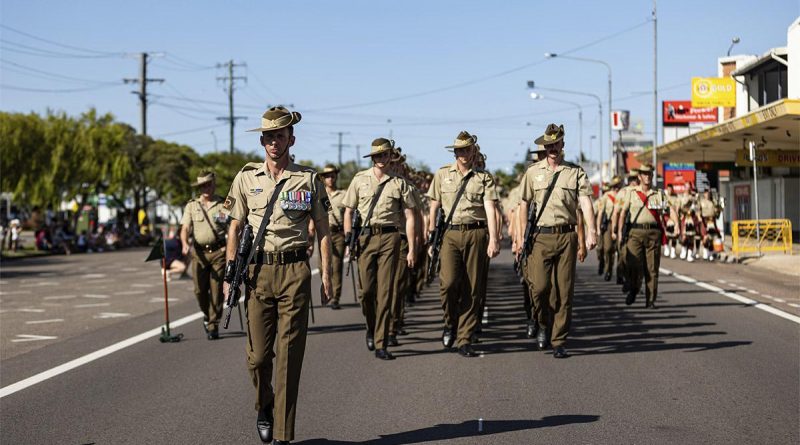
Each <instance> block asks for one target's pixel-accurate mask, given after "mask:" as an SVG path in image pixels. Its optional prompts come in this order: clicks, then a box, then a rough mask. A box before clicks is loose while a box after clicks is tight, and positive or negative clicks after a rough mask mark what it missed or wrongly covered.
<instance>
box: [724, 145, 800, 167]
mask: <svg viewBox="0 0 800 445" xmlns="http://www.w3.org/2000/svg"><path fill="white" fill-rule="evenodd" d="M736 165H737V166H739V167H752V166H753V161H752V160H750V153H749V150H745V149H739V150H736ZM756 165H758V166H759V167H800V151H797V150H756Z"/></svg>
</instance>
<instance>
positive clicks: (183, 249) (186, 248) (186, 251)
mask: <svg viewBox="0 0 800 445" xmlns="http://www.w3.org/2000/svg"><path fill="white" fill-rule="evenodd" d="M181 253H182V254H183V256H186V255H188V254H189V244H184V245H183V247H181Z"/></svg>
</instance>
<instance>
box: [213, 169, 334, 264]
mask: <svg viewBox="0 0 800 445" xmlns="http://www.w3.org/2000/svg"><path fill="white" fill-rule="evenodd" d="M283 180H286V184H284V186H283V188H282V189H281V195H280V196H281V197H279V198H278V199H276V200H275V204H274V206H273V210H272V217H271V218H270V221H269V223H268V225H267V228H266V230H265V232H264V240H263V241H262V242H261V246H256V247H261V248H263V249H264V250H265V251H268V252H274V251H285V250H295V249H300V248H306V247H308V243H309V239H308V219H309V217H311V218H314V219H315V220H320V219H322V218H327V217H328V211H329V210H330V207H331V204H330V201H329V200H328V194H327V193H326V192H325V186H323V185H322V182H320V180H319V177H317V174H316V173H315V172H314V171H313V170H311V169H309V168H307V167H303V166H300V165H297V164H294V163H289V165H287V166H286V169H285V170H284V171H283V173H282V174H281V178H280V181H283ZM277 184H278V182H277V181H275V180H274V179H273V177H272V175H271V174H270V173H269V171H268V170H267V168H266V165H265V164H264V163H263V162H251V163H249V164H247V165H245V166H244V168H243V169H242V170H241V171H240V172H239V173H237V174H236V177H235V178H233V183H232V184H231V191H230V193H228V197H227V198H226V199H225V205H224V208H225V212H226V213H228V214H229V215H230V216H231V218H234V219H236V220H239V221H244V219H245V218H247V222H248V223H250V225H251V226H253V234H254V236H255V234H256V233H258V227H259V226H260V225H261V220H262V219H263V218H264V213H265V211H266V208H267V203H268V202H269V200H270V198H271V197H272V192H273V190H275V186H276V185H277ZM287 192H294V193H287ZM282 201H283V202H282ZM301 203H303V204H302V205H298V204H301ZM282 204H292V205H286V206H285V207H287V208H286V209H283V208H282V207H284V206H282Z"/></svg>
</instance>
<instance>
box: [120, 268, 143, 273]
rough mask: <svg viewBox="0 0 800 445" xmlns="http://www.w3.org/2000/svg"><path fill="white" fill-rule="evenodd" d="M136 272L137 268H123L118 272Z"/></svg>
mask: <svg viewBox="0 0 800 445" xmlns="http://www.w3.org/2000/svg"><path fill="white" fill-rule="evenodd" d="M137 270H139V268H138V267H123V268H122V269H120V271H122V272H135V271H137Z"/></svg>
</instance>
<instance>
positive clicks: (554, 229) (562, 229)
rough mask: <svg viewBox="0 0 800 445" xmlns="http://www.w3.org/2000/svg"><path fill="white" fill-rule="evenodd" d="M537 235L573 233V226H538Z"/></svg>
mask: <svg viewBox="0 0 800 445" xmlns="http://www.w3.org/2000/svg"><path fill="white" fill-rule="evenodd" d="M536 230H538V231H539V233H570V232H574V231H575V226H573V225H571V224H564V225H562V226H539V227H537V229H536Z"/></svg>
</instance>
